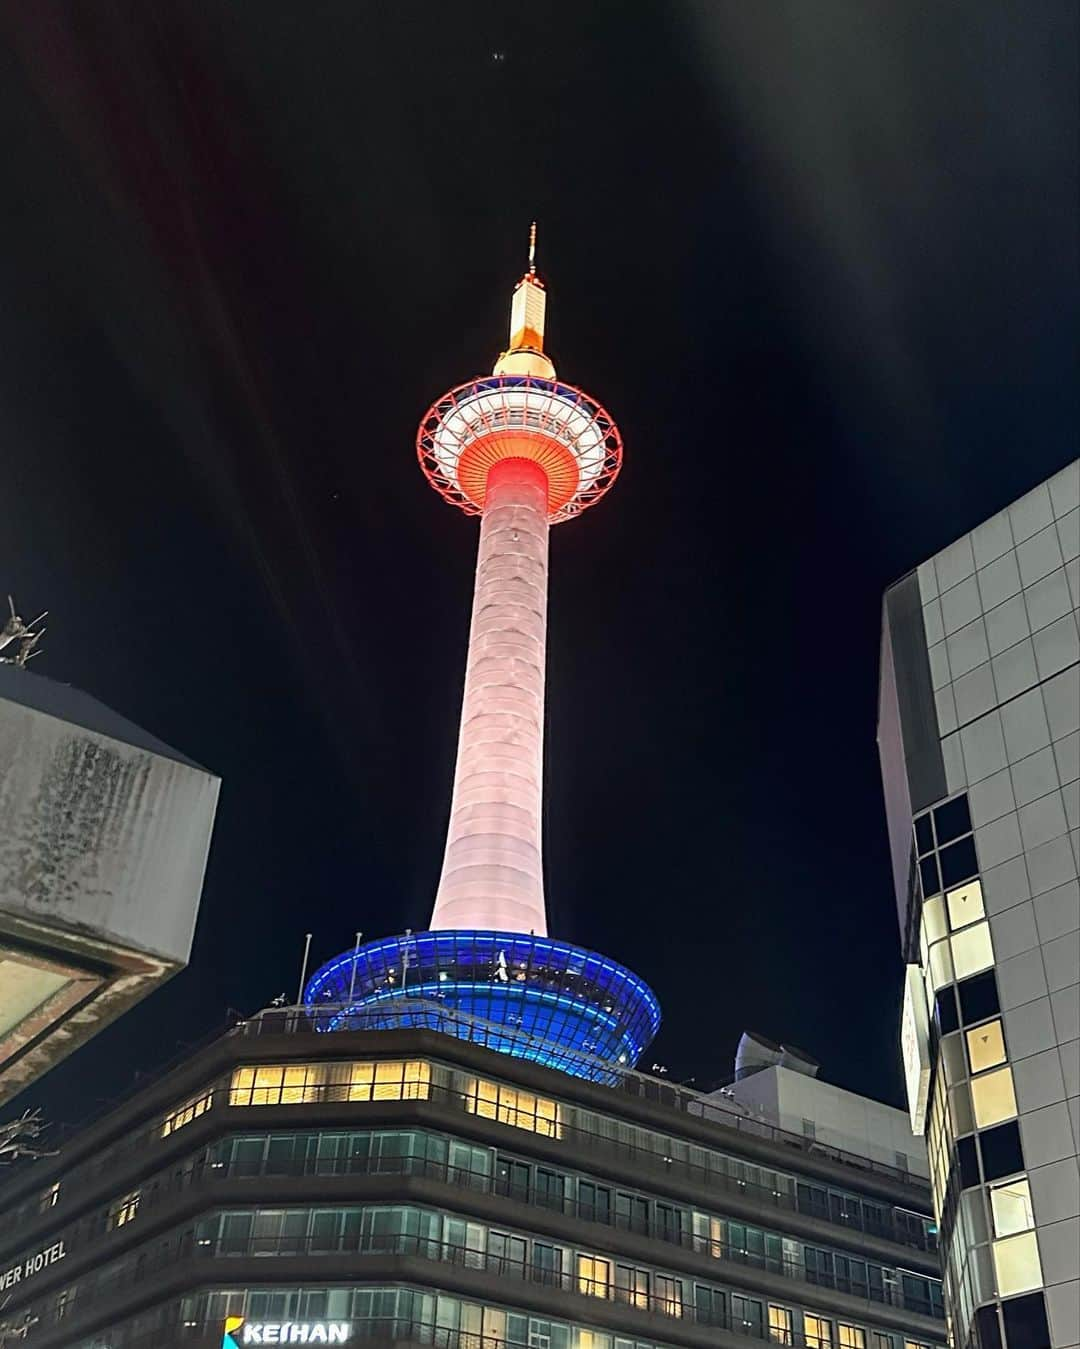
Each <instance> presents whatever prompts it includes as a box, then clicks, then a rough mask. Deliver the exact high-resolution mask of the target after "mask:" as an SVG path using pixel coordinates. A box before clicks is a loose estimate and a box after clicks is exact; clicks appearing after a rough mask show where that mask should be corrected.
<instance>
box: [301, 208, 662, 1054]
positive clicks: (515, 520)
mask: <svg viewBox="0 0 1080 1349" xmlns="http://www.w3.org/2000/svg"><path fill="white" fill-rule="evenodd" d="M535 244H536V235H535V226H534V227H533V232H532V234H531V236H530V243H529V266H528V270H527V271H526V273H525V274H524V276H522V278H521V280H520V281H519V282H518V284H517V286H516V288H515V290H514V295H513V301H512V303H511V313H510V336H509V346H508V348H507V350H506V351H504V352H503V353H502V355H501V356H500V357H499V359H498V360H497V361H496V363H495V367H494V370H493V371H492V374H491V375H489V376H480V377H477V378H475V379H472V380H469V381H468V382H467V383H465V384H462V385H459V386H458V387H457V388H455V389H452V390H451V391H450V392H449V393H447V394H445V395H444V396H443V397H442V398H440V399H439V400H438V401H437V402H436V403H435V404H433V405H432V407H431V408H430V409H429V411H428V412H427V413H426V414H425V416H424V418H423V420H422V421H421V423H420V429H419V433H418V436H417V453H418V455H419V459H420V465H421V468H422V469H423V471H424V473H425V475H426V476H427V479H428V481H429V482H430V483H431V484H432V486H433V487H435V489H436V490H437V491H438V492H439V493H440V494H441V495H442V496H443V497H444V498H445V499H446V500H448V501H450V502H451V503H453V504H454V505H456V506H458V507H459V508H460V509H461V510H463V511H464V512H465V513H466V514H468V515H479V516H480V549H479V559H478V562H477V569H476V587H475V591H474V595H473V610H472V624H471V628H470V633H469V650H468V657H467V661H466V670H465V696H464V702H463V707H462V714H461V729H460V736H459V741H458V753H457V766H456V770H455V774H454V786H453V795H452V801H451V807H450V826H449V831H448V836H447V842H446V854H445V857H444V860H443V867H442V875H441V878H440V880H439V886H438V890H437V893H436V896H435V906H434V910H433V912H432V915H431V923H430V930H429V931H427V932H420V933H415V934H406V935H405V936H402V937H390V938H384V939H382V940H379V941H375V942H370V943H368V944H367V945H365V946H362V947H359V948H358V949H357V950H356V951H351V952H346V953H344V954H342V955H341V956H338V957H337V958H336V959H335V960H332V961H330V962H329V963H328V964H326V965H324V966H323V967H322V968H321V969H320V970H318V971H317V972H316V974H315V975H314V976H313V978H312V979H311V980H310V982H309V983H308V985H307V989H306V993H305V998H306V1001H307V1002H308V1004H309V1005H310V1006H311V1007H312V1008H314V1009H316V1010H317V1011H318V1012H319V1014H320V1015H319V1025H320V1026H321V1027H322V1028H323V1029H326V1030H340V1029H342V1028H344V1027H349V1028H352V1029H361V1028H364V1027H387V1026H394V1025H400V1024H407V1025H413V1024H416V1025H425V1024H428V1022H427V1021H425V1020H424V1017H425V1015H426V1014H425V1013H424V1012H423V1010H422V1005H424V1004H426V1003H431V1002H434V1003H443V1004H446V1005H447V1006H449V1007H453V1008H457V1009H459V1010H461V1011H463V1012H465V1013H467V1014H469V1015H471V1016H472V1017H475V1018H478V1019H477V1020H473V1021H462V1022H461V1023H460V1025H461V1027H462V1033H463V1034H465V1033H469V1034H472V1033H480V1034H482V1037H483V1043H484V1044H486V1045H488V1046H489V1047H491V1048H497V1049H500V1050H502V1051H503V1052H505V1053H509V1054H514V1055H519V1056H523V1057H540V1059H541V1061H542V1062H546V1063H548V1064H550V1065H551V1066H555V1067H559V1068H561V1069H562V1070H563V1071H565V1072H569V1073H574V1074H577V1075H581V1076H589V1077H592V1078H594V1080H607V1079H608V1078H610V1076H611V1074H612V1072H613V1070H614V1069H615V1068H618V1067H619V1066H624V1065H631V1066H632V1065H633V1064H634V1063H636V1062H637V1059H638V1057H639V1055H640V1054H641V1053H642V1051H643V1050H644V1049H645V1047H646V1046H647V1045H648V1044H649V1042H650V1041H651V1040H652V1038H653V1037H654V1035H655V1034H656V1031H657V1029H658V1028H659V1024H660V1009H659V1005H658V1003H657V1001H656V998H655V996H654V995H653V994H652V992H651V991H650V989H649V988H648V987H647V986H646V984H645V983H644V982H643V981H642V980H641V979H639V978H638V977H637V975H635V974H632V973H631V972H630V971H629V970H627V969H625V968H624V967H623V966H622V965H620V964H619V963H618V962H617V961H614V960H611V959H610V958H608V957H606V956H602V955H598V954H597V953H596V952H593V951H587V950H584V949H582V948H580V947H576V946H572V945H570V944H569V943H567V942H562V941H556V940H553V939H551V938H549V937H548V936H547V914H546V907H545V902H544V878H543V863H542V857H541V818H542V810H541V806H542V795H543V782H542V778H543V771H542V770H543V731H544V682H545V668H544V667H545V647H546V632H547V591H548V536H549V532H550V527H551V525H553V524H558V523H560V522H562V521H567V520H572V519H574V518H575V517H577V516H579V515H580V514H581V513H582V512H583V511H584V510H585V509H586V508H588V507H589V506H592V505H595V504H596V502H597V501H598V500H599V499H600V498H601V497H602V496H603V495H604V493H605V492H607V490H608V489H609V488H610V487H611V485H612V483H613V482H614V481H615V478H616V476H617V474H618V472H619V466H620V464H621V462H622V441H621V439H620V436H619V432H618V429H617V427H616V426H615V423H614V421H613V420H612V418H611V416H610V415H609V414H608V413H607V412H605V410H604V409H603V408H602V407H601V406H600V405H599V404H598V403H596V402H595V401H594V400H593V399H592V398H590V397H588V395H586V394H584V393H582V392H581V390H580V389H576V388H574V387H573V386H572V385H570V384H565V383H563V382H562V381H560V380H558V379H557V378H556V375H555V367H554V365H553V364H552V362H551V358H550V357H549V356H548V355H547V353H546V352H545V351H544V328H545V315H546V305H547V294H546V291H545V289H544V285H543V282H542V281H541V280H540V278H539V276H537V274H536V265H535ZM417 999H419V1000H420V1002H419V1004H418V1003H417V1001H416V1000H417ZM418 1008H420V1010H418ZM418 1018H419V1019H418ZM480 1025H483V1026H484V1027H486V1029H485V1030H483V1031H482V1032H477V1031H475V1027H478V1026H480ZM469 1027H472V1028H474V1029H473V1030H469V1029H468V1028H469ZM541 1044H543V1045H544V1046H545V1047H544V1048H541V1047H540V1046H541Z"/></svg>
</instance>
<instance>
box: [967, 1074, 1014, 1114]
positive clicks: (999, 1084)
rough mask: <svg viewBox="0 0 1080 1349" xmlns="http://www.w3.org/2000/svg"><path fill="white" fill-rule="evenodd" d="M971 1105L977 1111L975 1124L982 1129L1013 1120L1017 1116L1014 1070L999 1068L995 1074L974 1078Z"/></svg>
mask: <svg viewBox="0 0 1080 1349" xmlns="http://www.w3.org/2000/svg"><path fill="white" fill-rule="evenodd" d="M971 1104H972V1107H973V1108H974V1111H975V1123H976V1124H977V1125H978V1127H979V1128H980V1129H986V1128H988V1127H989V1126H990V1125H991V1124H1000V1123H1001V1121H1002V1120H1006V1119H1012V1118H1013V1116H1015V1114H1016V1093H1015V1092H1014V1091H1013V1076H1012V1069H1011V1068H1008V1067H1005V1068H998V1069H997V1070H996V1071H995V1072H992V1073H984V1074H983V1075H982V1077H976V1078H973V1079H972V1082H971Z"/></svg>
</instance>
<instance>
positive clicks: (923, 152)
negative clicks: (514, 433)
mask: <svg viewBox="0 0 1080 1349" xmlns="http://www.w3.org/2000/svg"><path fill="white" fill-rule="evenodd" d="M0 13H2V14H3V18H2V20H0V33H2V35H3V41H2V42H0V138H2V139H0V152H2V156H3V163H4V165H5V176H6V184H5V190H4V193H3V199H4V204H3V208H2V211H0V342H2V348H3V356H2V360H0V494H2V496H0V499H2V501H3V528H2V530H0V589H11V590H13V591H14V592H15V594H16V596H17V598H18V600H19V604H20V607H21V609H22V611H23V612H24V613H25V612H27V611H34V612H36V611H37V610H39V609H43V608H48V609H49V610H50V618H49V634H48V637H47V639H46V644H45V652H46V654H44V655H43V656H42V657H41V659H40V660H39V661H38V662H37V663H36V666H35V668H37V669H39V670H40V672H41V673H42V674H46V675H49V676H50V677H52V678H54V679H59V680H63V681H66V682H70V683H73V684H76V685H78V686H80V687H81V688H84V689H86V690H88V691H89V692H91V693H93V694H95V695H96V696H97V697H99V698H101V699H102V700H104V701H105V702H106V703H108V704H110V705H111V706H112V707H114V708H116V709H117V710H119V711H120V712H122V713H124V714H125V715H126V716H128V717H130V718H131V719H132V720H134V721H136V722H138V723H140V724H141V725H143V726H145V727H146V728H147V729H148V730H150V731H151V732H153V733H154V734H156V735H158V736H160V737H161V738H163V739H164V740H166V741H168V742H170V743H171V744H173V745H175V746H176V747H177V748H178V749H181V750H182V751H184V752H185V753H186V754H188V755H190V756H191V757H193V758H194V759H196V760H198V761H199V762H201V763H203V764H205V765H207V766H208V767H209V768H212V769H213V770H215V771H216V772H217V773H219V774H220V775H221V777H222V778H223V787H222V794H221V804H220V809H219V812H218V818H217V827H216V832H215V837H214V843H213V849H212V852H211V857H210V863H209V870H208V873H207V878H206V887H205V891H204V894H203V901H202V913H201V917H200V921H199V927H198V932H197V935H196V944H195V950H194V954H193V957H192V961H191V966H190V968H189V969H188V970H187V971H186V972H185V973H183V974H182V975H180V976H178V977H177V978H176V979H175V980H174V981H173V982H172V983H171V984H170V985H169V986H168V987H166V988H165V989H163V990H162V991H160V992H158V993H157V994H155V995H154V996H153V998H152V999H151V1000H150V1001H148V1002H147V1003H144V1004H143V1006H142V1007H141V1008H140V1009H139V1010H137V1011H136V1012H134V1013H133V1014H130V1015H128V1016H127V1017H125V1018H123V1020H122V1021H121V1022H119V1023H117V1024H116V1025H115V1026H114V1027H113V1028H112V1029H111V1030H110V1031H108V1032H106V1033H104V1034H102V1035H101V1036H100V1037H99V1039H98V1040H97V1041H95V1042H94V1043H93V1044H92V1045H91V1046H89V1047H88V1048H86V1049H85V1050H83V1051H81V1052H80V1053H79V1054H77V1055H76V1056H75V1057H74V1058H73V1059H71V1060H70V1061H68V1063H66V1064H65V1065H63V1066H62V1067H61V1068H59V1069H57V1070H56V1071H55V1072H54V1073H53V1074H52V1075H51V1076H50V1077H49V1078H47V1079H46V1080H45V1081H44V1082H43V1083H42V1084H41V1085H40V1087H39V1088H36V1089H35V1090H34V1091H33V1092H32V1093H31V1096H32V1099H33V1100H34V1101H41V1102H43V1103H44V1104H45V1106H46V1107H47V1109H48V1111H49V1113H50V1115H51V1116H52V1118H54V1119H58V1120H59V1119H75V1118H78V1117H79V1116H81V1115H82V1114H84V1113H85V1112H86V1111H88V1110H91V1109H93V1108H95V1107H96V1105H97V1103H98V1102H99V1101H100V1100H101V1099H103V1098H105V1097H107V1096H108V1095H109V1094H110V1093H112V1092H114V1091H115V1090H117V1089H118V1088H120V1087H121V1086H123V1085H126V1083H127V1082H128V1081H129V1080H130V1078H131V1075H132V1073H133V1072H134V1071H136V1070H144V1071H145V1070H149V1069H152V1068H153V1067H154V1066H155V1065H157V1064H159V1063H160V1062H161V1061H162V1060H163V1059H165V1058H167V1057H168V1056H169V1055H170V1054H171V1053H173V1052H174V1051H175V1050H176V1048H177V1042H178V1041H180V1040H188V1041H191V1040H195V1039H196V1038H198V1037H199V1036H201V1035H202V1034H204V1033H205V1032H206V1031H208V1030H209V1029H210V1028H211V1027H212V1026H214V1025H215V1024H216V1023H217V1022H219V1021H220V1020H221V1019H222V1018H223V1017H224V1015H225V1013H226V1009H227V1008H228V1007H230V1006H231V1007H235V1008H239V1009H242V1010H244V1011H250V1010H252V1009H254V1008H256V1007H258V1006H260V1005H263V1004H264V1003H265V1002H267V1001H269V1000H270V999H271V998H273V997H274V996H275V995H276V994H278V993H279V992H282V991H288V992H289V994H290V995H292V994H293V993H294V992H295V988H296V983H297V977H298V965H299V958H300V952H301V947H302V940H303V933H304V932H305V931H306V930H308V929H311V930H313V931H314V944H313V957H314V959H315V960H316V961H321V960H322V959H324V958H326V957H329V956H330V955H331V954H333V953H335V952H337V951H339V950H341V949H343V948H344V947H346V946H348V945H351V942H352V939H353V933H354V932H355V930H356V929H357V928H358V927H360V928H362V929H363V930H364V931H365V933H366V934H368V935H369V936H372V937H374V936H378V935H381V934H384V933H391V932H395V931H400V930H402V929H403V928H404V927H405V926H411V927H413V928H421V927H423V926H425V924H426V921H427V918H428V915H429V912H430V905H431V902H432V899H433V897H434V890H435V884H436V880H437V875H438V869H439V865H440V862H441V851H442V841H443V834H444V830H445V825H446V818H447V812H448V809H449V790H450V776H451V768H452V759H453V751H454V742H455V734H456V725H455V722H456V717H457V713H458V708H459V702H460V696H461V681H462V671H463V657H464V649H465V640H466V628H467V619H468V606H469V599H470V586H471V573H472V568H473V563H474V554H475V547H476V536H477V527H476V522H475V521H471V520H467V519H466V518H464V517H463V516H461V515H460V514H459V513H457V512H456V511H454V510H452V509H450V508H449V507H447V506H446V505H445V504H444V503H443V502H441V501H440V500H439V499H438V497H437V496H436V495H435V494H434V493H433V492H432V491H431V490H430V489H429V488H428V487H427V486H426V485H425V483H424V481H423V478H422V477H421V475H420V472H419V470H418V468H417V464H416V459H415V451H414V448H413V442H414V436H415V427H416V423H417V421H418V419H419V417H420V415H421V414H422V413H423V411H424V409H425V408H426V407H427V405H428V404H429V403H430V402H431V400H432V399H433V398H434V397H435V396H437V395H438V394H439V393H441V392H442V391H443V390H444V389H445V388H446V387H448V386H450V385H451V384H455V383H458V382H460V381H461V380H463V379H465V378H467V377H468V376H470V375H473V374H476V373H480V372H482V371H484V370H487V369H489V368H490V365H491V363H492V361H493V359H494V357H495V356H496V355H497V353H498V350H499V347H500V344H501V343H502V341H503V339H504V326H505V322H506V312H507V304H508V300H509V294H510V290H511V287H512V285H513V283H514V281H515V280H516V278H517V276H518V274H519V273H520V271H521V267H522V263H523V253H524V244H525V236H526V231H527V226H528V222H529V220H530V219H531V218H533V217H534V216H535V217H536V218H537V219H538V220H539V222H540V255H539V256H540V266H541V271H542V274H543V275H544V277H545V278H546V280H547V282H548V286H549V295H550V300H549V339H550V340H549V347H550V350H551V352H552V354H553V356H554V359H555V361H556V363H557V365H558V368H559V371H560V373H561V374H563V375H564V376H565V377H566V378H568V379H570V380H572V381H574V382H576V383H579V384H581V385H582V386H583V387H584V388H586V389H587V390H589V391H590V392H591V393H593V394H594V395H595V396H596V397H598V398H599V399H600V400H601V401H602V402H604V403H605V404H606V405H607V406H608V407H609V408H610V409H611V410H612V412H613V413H614V414H615V416H616V417H617V418H618V420H619V422H620V425H621V428H622V431H623V435H624V439H625V442H626V463H625V469H624V472H623V475H622V477H621V478H620V480H619V482H618V484H617V485H616V488H615V490H614V491H613V492H612V493H611V495H610V496H609V497H608V499H607V500H605V501H604V502H603V503H602V505H601V506H599V507H598V508H597V509H596V510H595V511H591V512H590V513H589V514H588V515H587V516H586V517H585V518H584V519H582V520H579V521H575V522H572V523H570V524H566V525H562V526H560V527H559V528H558V529H557V530H556V531H555V533H554V534H553V538H552V576H551V609H550V656H549V671H548V675H549V686H548V687H549V702H548V731H547V764H546V772H547V807H546V839H545V847H546V866H547V885H548V905H549V912H550V919H551V928H552V930H553V932H554V933H555V934H556V935H559V936H562V937H566V938H569V939H571V940H574V941H577V942H580V943H582V944H585V945H588V946H593V947H595V948H598V949H600V950H602V951H604V952H606V953H609V954H611V955H613V956H615V957H617V958H619V959H621V960H624V961H625V962H626V963H627V964H629V965H630V966H631V967H632V968H633V969H635V970H637V971H638V972H639V973H640V974H642V975H643V976H644V977H645V978H646V979H648V980H649V982H650V983H651V984H652V985H653V986H654V987H655V989H656V990H657V992H658V993H659V995H660V997H661V1000H662V1002H663V1004H664V1008H665V1014H666V1015H665V1026H664V1029H663V1030H662V1032H661V1038H660V1039H659V1040H658V1042H657V1045H656V1047H655V1050H654V1051H653V1052H652V1053H650V1054H649V1055H648V1058H647V1060H646V1063H645V1065H644V1066H646V1067H647V1066H648V1064H649V1063H650V1062H651V1061H653V1060H654V1059H655V1060H659V1061H661V1062H663V1063H665V1064H668V1065H669V1066H670V1068H671V1071H672V1075H673V1076H677V1077H688V1076H691V1075H693V1076H695V1077H696V1081H697V1084H698V1085H700V1086H703V1087H704V1086H709V1085H711V1084H712V1083H713V1082H715V1081H718V1080H722V1079H724V1078H726V1077H728V1076H729V1074H730V1071H731V1063H732V1055H733V1052H734V1048H735V1044H736V1041H737V1039H738V1036H739V1033H740V1032H741V1031H742V1030H743V1029H744V1028H746V1027H752V1028H755V1029H759V1030H761V1031H764V1032H765V1033H767V1034H769V1035H772V1036H774V1037H777V1038H780V1037H787V1038H789V1039H791V1040H793V1041H794V1042H795V1043H798V1044H801V1045H803V1046H805V1047H806V1048H807V1049H808V1050H809V1051H810V1052H811V1053H813V1054H815V1055H816V1056H817V1057H819V1058H820V1059H821V1060H822V1061H823V1064H824V1074H825V1075H826V1076H828V1077H829V1078H831V1079H832V1080H834V1081H838V1082H840V1083H842V1084H843V1085H846V1086H849V1087H852V1088H855V1089H857V1090H863V1091H865V1092H867V1093H869V1094H872V1095H877V1096H880V1097H882V1098H885V1099H889V1100H893V1101H899V1099H900V1096H901V1084H900V1074H899V1068H898V1054H897V1051H896V1048H895V1043H896V1023H897V1020H898V1001H899V987H900V964H899V950H898V942H897V933H896V918H895V907H894V901H893V897H892V894H891V883H890V870H889V862H888V853H887V844H886V835H885V823H884V815H883V810H882V804H881V789H880V784H879V779H878V767H877V756H876V748H875V741H874V734H875V700H876V685H877V660H878V620H879V606H880V600H881V593H882V590H883V588H884V587H885V585H886V584H887V583H888V582H889V581H891V580H893V579H894V578H895V577H897V576H898V575H900V574H902V573H904V572H905V571H907V570H909V569H910V568H911V567H912V566H914V565H915V564H916V563H918V562H919V561H920V560H921V559H922V558H924V557H926V556H927V555H929V554H931V553H933V552H935V551H937V550H938V549H939V548H941V547H943V546H944V545H945V544H946V543H948V542H949V541H950V540H952V539H953V538H954V537H955V536H956V535H958V534H960V533H961V532H963V531H965V530H967V529H969V528H971V527H972V526H973V525H974V524H976V523H977V522H978V521H980V520H981V519H983V518H985V517H986V516H988V515H990V514H992V513H993V512H994V511H996V510H997V509H999V508H1000V507H1001V506H1003V505H1004V504H1006V503H1007V502H1008V501H1010V500H1011V499H1013V498H1014V497H1016V496H1018V495H1020V494H1021V493H1022V492H1023V491H1024V490H1026V489H1027V488H1028V487H1030V486H1032V485H1033V484H1034V483H1036V482H1037V481H1039V480H1040V479H1042V478H1044V477H1045V476H1047V475H1048V474H1049V473H1051V472H1053V471H1055V470H1056V469H1058V468H1060V467H1061V466H1062V465H1063V464H1064V463H1066V462H1067V461H1068V460H1069V458H1070V457H1071V456H1072V455H1073V454H1074V453H1075V445H1076V431H1077V422H1078V417H1077V411H1078V409H1077V394H1076V383H1075V372H1076V362H1077V355H1078V352H1077V319H1078V283H1077V241H1076V223H1075V210H1076V202H1077V134H1076V108H1077V78H1076V68H1077V10H1076V6H1075V4H1074V3H1073V0H1061V2H1060V3H1059V2H1058V0H1039V3H1037V4H1032V3H1030V0H1014V2H1013V3H1004V4H1003V3H995V2H994V0H960V2H959V3H954V4H948V5H941V4H939V3H937V0H934V3H926V4H923V3H917V2H912V0H909V3H905V4H896V3H895V0H869V2H868V0H845V3H837V2H836V0H816V3H814V4H807V3H806V0H770V2H769V3H768V4H764V5H756V4H748V3H746V0H705V2H703V3H698V4H695V3H678V2H677V0H660V2H659V3H656V4H652V3H645V0H636V2H635V3H633V4H626V3H625V0H621V2H618V3H615V2H612V3H607V2H606V0H588V2H587V3H585V4H582V3H580V0H575V2H574V3H567V4H565V5H559V4H547V3H541V2H540V0H537V2H536V3H528V4H525V3H519V4H507V3H483V4H472V3H464V2H460V0H459V2H458V3H454V4H450V5H438V4H433V3H431V2H430V0H416V2H415V3H413V2H411V0H396V2H395V3H374V0H319V3H310V4H309V3H297V2H296V0H200V3H198V4H188V3H182V0H169V2H168V3H165V2H163V0H131V3H120V0H95V3H77V4H76V3H54V2H53V0H38V2H37V3H33V4H26V3H22V0H8V3H6V4H5V5H4V6H3V7H2V9H0ZM496 53H499V54H501V57H502V59H495V54H496ZM150 901H151V902H152V897H150Z"/></svg>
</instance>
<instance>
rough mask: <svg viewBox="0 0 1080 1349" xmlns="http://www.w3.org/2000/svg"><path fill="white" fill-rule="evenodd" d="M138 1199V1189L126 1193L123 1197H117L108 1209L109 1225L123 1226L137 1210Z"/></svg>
mask: <svg viewBox="0 0 1080 1349" xmlns="http://www.w3.org/2000/svg"><path fill="white" fill-rule="evenodd" d="M139 1199H140V1194H139V1191H138V1190H132V1192H131V1194H126V1195H124V1197H123V1199H118V1200H117V1201H116V1203H115V1204H113V1205H112V1207H111V1208H110V1209H109V1220H108V1225H109V1227H110V1228H114V1227H123V1226H124V1224H125V1223H129V1222H131V1220H132V1218H134V1216H135V1215H136V1213H138V1211H139Z"/></svg>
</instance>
